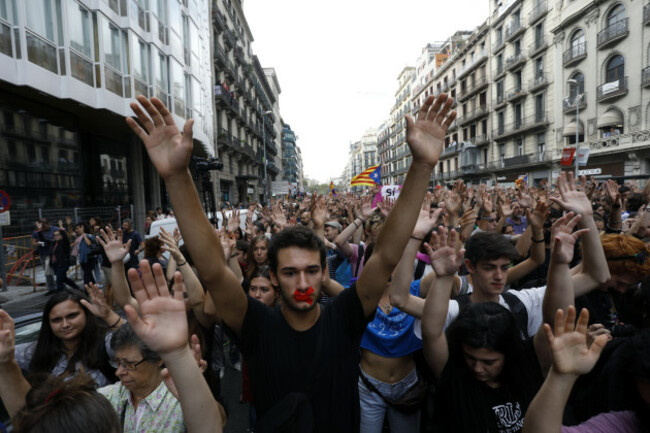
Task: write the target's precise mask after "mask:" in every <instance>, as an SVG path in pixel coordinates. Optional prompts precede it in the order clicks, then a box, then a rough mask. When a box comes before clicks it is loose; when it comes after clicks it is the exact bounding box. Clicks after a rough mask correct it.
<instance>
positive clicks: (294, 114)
mask: <svg viewBox="0 0 650 433" xmlns="http://www.w3.org/2000/svg"><path fill="white" fill-rule="evenodd" d="M243 4H244V13H245V15H246V19H247V20H248V24H249V26H250V29H251V32H252V33H253V38H254V42H253V52H254V53H255V54H257V56H258V57H259V59H260V63H261V64H262V66H263V67H273V68H275V70H276V73H277V74H278V79H279V82H280V87H281V88H282V93H281V94H280V114H281V115H282V117H283V120H284V121H285V122H286V123H288V124H289V125H291V128H292V129H293V130H294V131H295V133H296V135H297V136H298V140H297V143H298V145H299V146H300V149H301V150H302V155H303V162H304V173H305V176H306V177H309V178H311V179H316V180H319V181H321V182H329V179H330V178H331V177H338V176H340V175H341V173H342V171H343V169H344V167H345V164H346V162H347V160H348V149H349V144H350V143H351V142H355V141H358V140H360V139H361V136H362V135H363V133H364V132H365V131H366V130H367V129H368V128H372V127H374V128H377V127H379V126H380V125H381V123H382V122H383V121H384V120H386V119H387V118H388V116H389V115H390V109H391V106H392V105H393V103H394V101H395V92H396V91H397V76H398V75H399V73H400V72H401V71H402V69H403V68H404V67H405V66H415V63H416V60H417V58H418V56H419V54H420V53H421V50H422V48H423V47H424V46H425V45H426V44H427V43H429V42H436V41H444V40H445V39H447V38H448V37H449V36H450V35H452V34H453V33H454V32H455V31H457V30H472V29H474V28H476V26H478V25H480V24H481V23H483V22H484V21H485V19H486V18H487V15H488V5H489V4H488V0H453V1H445V2H442V1H435V0H428V1H426V0H400V1H396V0H392V1H387V0H347V1H343V0H330V1H327V2H316V1H310V0H243Z"/></svg>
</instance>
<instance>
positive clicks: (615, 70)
mask: <svg viewBox="0 0 650 433" xmlns="http://www.w3.org/2000/svg"><path fill="white" fill-rule="evenodd" d="M624 77H625V60H624V59H623V56H621V55H615V56H614V57H612V58H611V59H609V61H608V62H607V68H606V72H605V82H607V83H612V82H615V81H619V80H622V79H623V78H624Z"/></svg>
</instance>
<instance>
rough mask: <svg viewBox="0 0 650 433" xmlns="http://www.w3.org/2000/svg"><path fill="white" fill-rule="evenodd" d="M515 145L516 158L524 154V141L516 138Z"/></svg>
mask: <svg viewBox="0 0 650 433" xmlns="http://www.w3.org/2000/svg"><path fill="white" fill-rule="evenodd" d="M515 145H516V147H517V156H522V155H523V154H524V139H523V138H517V139H516V140H515Z"/></svg>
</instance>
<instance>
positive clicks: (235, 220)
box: [226, 210, 240, 233]
mask: <svg viewBox="0 0 650 433" xmlns="http://www.w3.org/2000/svg"><path fill="white" fill-rule="evenodd" d="M239 221H240V217H239V210H234V211H232V212H231V213H230V219H229V220H228V225H227V226H226V227H227V228H228V231H229V232H230V233H233V232H236V231H237V229H238V228H239Z"/></svg>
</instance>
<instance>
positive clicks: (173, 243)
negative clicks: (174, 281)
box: [158, 227, 183, 263]
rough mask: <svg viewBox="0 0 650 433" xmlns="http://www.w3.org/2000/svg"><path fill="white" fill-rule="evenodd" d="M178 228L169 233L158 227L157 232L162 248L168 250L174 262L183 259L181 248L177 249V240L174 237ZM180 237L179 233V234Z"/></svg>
mask: <svg viewBox="0 0 650 433" xmlns="http://www.w3.org/2000/svg"><path fill="white" fill-rule="evenodd" d="M177 232H178V230H175V231H174V235H172V234H171V233H168V232H167V231H166V230H165V229H164V228H162V227H161V228H160V233H159V234H158V238H159V239H160V241H161V242H162V244H163V245H162V248H163V250H165V251H169V254H171V256H172V257H173V258H174V260H176V263H180V262H181V261H182V260H183V254H181V250H179V249H178V240H177V239H176V236H175V235H176V233H177ZM179 238H180V234H179Z"/></svg>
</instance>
